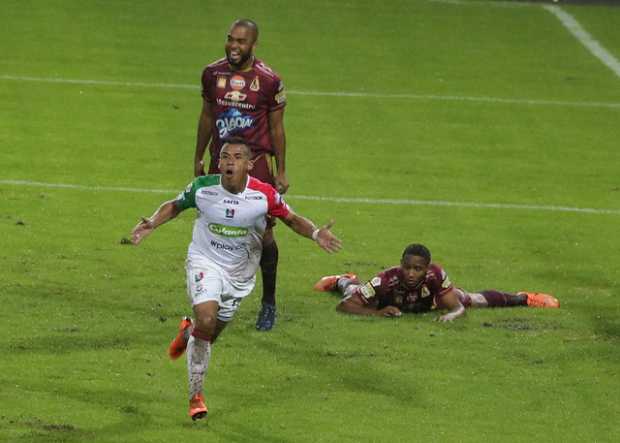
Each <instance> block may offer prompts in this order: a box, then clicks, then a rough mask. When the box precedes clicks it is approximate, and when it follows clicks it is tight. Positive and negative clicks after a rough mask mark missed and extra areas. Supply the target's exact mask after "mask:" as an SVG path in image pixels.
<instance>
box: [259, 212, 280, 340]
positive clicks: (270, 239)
mask: <svg viewBox="0 0 620 443" xmlns="http://www.w3.org/2000/svg"><path fill="white" fill-rule="evenodd" d="M260 269H261V276H262V279H263V297H262V299H261V310H260V312H259V313H258V318H257V319H256V329H258V330H259V331H269V330H271V329H272V328H273V326H274V325H275V322H276V276H277V272H278V245H277V243H276V241H275V238H274V235H273V221H272V220H270V219H267V229H266V230H265V234H264V236H263V253H262V256H261V259H260Z"/></svg>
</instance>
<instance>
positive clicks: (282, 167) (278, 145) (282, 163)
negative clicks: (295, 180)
mask: <svg viewBox="0 0 620 443" xmlns="http://www.w3.org/2000/svg"><path fill="white" fill-rule="evenodd" d="M269 135H270V136H271V144H272V146H273V151H274V152H273V155H274V157H275V158H276V168H277V173H278V174H284V173H285V172H286V134H285V132H284V110H283V109H279V110H277V111H273V112H271V113H270V114H269Z"/></svg>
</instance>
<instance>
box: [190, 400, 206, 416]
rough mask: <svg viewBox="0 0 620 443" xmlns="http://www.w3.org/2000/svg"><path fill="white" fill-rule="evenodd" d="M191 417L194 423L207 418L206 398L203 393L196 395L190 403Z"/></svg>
mask: <svg viewBox="0 0 620 443" xmlns="http://www.w3.org/2000/svg"><path fill="white" fill-rule="evenodd" d="M189 416H190V417H192V420H194V421H196V420H200V419H201V418H205V417H206V416H207V405H205V398H204V396H203V395H202V393H200V394H196V395H194V396H193V397H192V398H191V400H190V401H189Z"/></svg>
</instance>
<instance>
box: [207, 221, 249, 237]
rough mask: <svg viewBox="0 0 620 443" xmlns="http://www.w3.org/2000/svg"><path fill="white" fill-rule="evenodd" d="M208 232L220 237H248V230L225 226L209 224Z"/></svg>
mask: <svg viewBox="0 0 620 443" xmlns="http://www.w3.org/2000/svg"><path fill="white" fill-rule="evenodd" d="M209 231H211V232H213V233H214V234H216V235H221V236H222V237H245V236H246V235H248V228H242V227H239V226H226V225H221V224H219V223H209Z"/></svg>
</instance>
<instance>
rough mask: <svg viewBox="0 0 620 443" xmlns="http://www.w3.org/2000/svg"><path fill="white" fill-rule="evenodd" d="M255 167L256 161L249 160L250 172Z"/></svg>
mask: <svg viewBox="0 0 620 443" xmlns="http://www.w3.org/2000/svg"><path fill="white" fill-rule="evenodd" d="M253 167H254V160H248V171H251V170H252V168H253Z"/></svg>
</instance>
